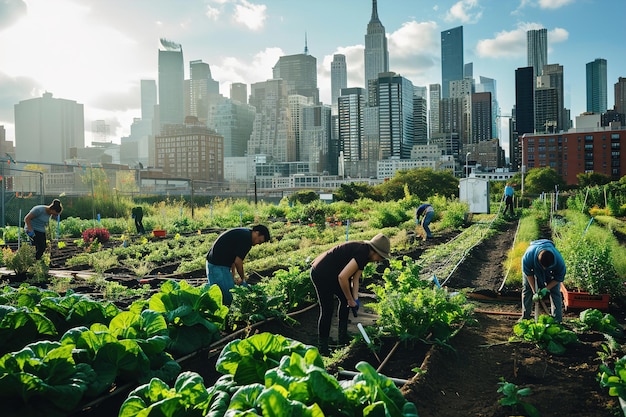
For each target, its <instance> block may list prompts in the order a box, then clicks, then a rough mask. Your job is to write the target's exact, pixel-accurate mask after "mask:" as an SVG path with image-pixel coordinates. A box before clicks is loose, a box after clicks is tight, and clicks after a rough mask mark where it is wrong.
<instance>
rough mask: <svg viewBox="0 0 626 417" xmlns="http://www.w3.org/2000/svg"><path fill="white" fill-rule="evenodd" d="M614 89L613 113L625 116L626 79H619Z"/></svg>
mask: <svg viewBox="0 0 626 417" xmlns="http://www.w3.org/2000/svg"><path fill="white" fill-rule="evenodd" d="M614 89H615V111H616V112H617V113H620V114H626V77H619V78H618V79H617V82H616V83H615V86H614Z"/></svg>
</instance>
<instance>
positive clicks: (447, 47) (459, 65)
mask: <svg viewBox="0 0 626 417" xmlns="http://www.w3.org/2000/svg"><path fill="white" fill-rule="evenodd" d="M463 74H464V63H463V26H458V27H455V28H452V29H448V30H444V31H443V32H441V87H442V94H441V97H442V98H448V97H450V81H456V80H462V79H463Z"/></svg>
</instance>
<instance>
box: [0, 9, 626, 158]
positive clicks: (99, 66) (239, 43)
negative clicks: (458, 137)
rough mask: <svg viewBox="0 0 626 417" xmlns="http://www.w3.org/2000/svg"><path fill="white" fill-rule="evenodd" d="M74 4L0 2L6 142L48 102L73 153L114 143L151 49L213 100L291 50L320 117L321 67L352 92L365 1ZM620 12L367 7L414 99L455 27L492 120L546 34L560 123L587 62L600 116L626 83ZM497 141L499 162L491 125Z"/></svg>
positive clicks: (151, 65) (578, 106)
mask: <svg viewBox="0 0 626 417" xmlns="http://www.w3.org/2000/svg"><path fill="white" fill-rule="evenodd" d="M83 3H84V2H79V1H74V0H7V1H5V2H3V3H2V5H0V45H2V46H1V47H0V62H2V65H1V66H0V93H1V94H0V125H4V126H5V129H6V130H7V140H14V139H15V136H14V129H13V124H14V114H13V113H14V110H13V107H14V105H15V104H17V103H19V102H20V101H23V100H28V99H31V98H35V97H41V96H42V94H43V93H44V92H49V93H52V94H53V97H55V98H62V99H67V100H74V101H76V102H78V103H79V104H83V105H84V106H85V130H86V134H85V140H86V142H87V143H90V142H91V140H92V138H93V134H91V132H90V130H91V123H92V122H93V121H95V120H105V122H106V123H107V124H109V125H110V126H111V135H110V137H109V140H111V141H113V142H115V143H119V140H120V138H121V137H122V136H127V135H128V134H129V132H130V125H131V123H132V121H133V118H138V117H141V108H140V100H141V95H140V82H141V80H142V79H152V80H158V63H157V61H158V48H159V40H160V39H161V38H166V39H168V40H171V41H172V42H175V43H177V44H180V45H181V47H182V50H183V57H184V70H185V78H186V79H188V78H189V77H190V74H189V73H188V72H189V62H190V61H193V60H202V61H203V62H205V63H208V64H209V65H210V68H211V73H212V76H213V79H215V80H217V81H219V82H220V92H221V94H222V95H224V96H229V91H230V84H231V83H236V82H242V83H246V84H247V85H248V88H249V91H250V86H251V84H253V83H257V82H263V81H266V80H268V79H271V78H272V68H273V67H274V65H275V64H276V63H277V62H278V59H279V58H280V57H281V56H286V55H293V54H300V53H303V51H304V47H305V37H306V39H307V46H308V50H309V53H310V55H312V56H313V57H315V58H316V59H317V67H318V71H317V72H318V87H319V90H320V99H321V101H322V102H323V103H324V104H327V105H330V104H331V92H330V89H331V82H330V73H331V71H330V67H331V65H330V64H331V62H332V60H333V55H334V54H343V55H345V56H346V67H347V73H348V80H347V87H348V88H352V87H365V85H364V80H363V78H364V66H363V65H364V62H363V48H364V42H365V34H366V30H367V24H368V22H369V21H370V18H371V12H372V1H371V0H345V1H340V2H330V1H326V0H320V1H317V2H298V1H285V0H272V1H265V2H260V1H256V2H250V1H246V0H232V1H231V0H203V1H201V0H188V1H185V2H177V1H173V0H135V1H133V2H123V1H121V0H110V1H104V0H94V1H92V2H90V3H88V4H83ZM620 9H621V10H622V11H626V3H624V2H623V0H608V1H604V0H585V1H580V0H536V1H535V0H520V1H514V2H493V1H489V2H487V1H480V0H462V1H456V2H455V1H443V2H442V1H434V0H433V1H422V2H419V7H416V5H415V2H414V1H411V0H393V1H392V0H378V1H377V11H378V17H379V19H380V21H381V23H382V25H383V26H384V27H385V29H386V34H387V37H388V45H389V70H390V71H393V72H396V73H397V74H399V75H401V76H403V77H406V78H407V79H409V80H410V81H411V82H412V83H413V84H414V85H415V86H428V85H430V84H441V82H442V80H441V48H440V35H441V32H442V31H444V30H448V29H452V28H454V27H458V26H463V32H464V62H465V63H469V62H472V63H473V68H474V71H473V73H474V78H475V79H478V77H480V76H484V77H489V78H492V79H495V80H496V82H497V97H498V102H499V104H500V111H501V114H502V115H503V116H505V115H509V114H510V112H511V108H512V106H513V104H514V103H515V70H516V69H517V68H521V67H525V66H526V65H527V55H526V31H527V30H530V29H541V28H546V29H547V32H548V63H549V64H560V65H562V66H563V67H564V89H565V97H564V105H565V107H566V108H569V109H570V110H571V118H572V119H575V117H576V116H577V115H579V114H580V113H582V112H584V111H586V88H585V85H586V84H585V79H586V78H585V77H586V64H587V63H588V62H591V61H594V60H595V59H597V58H602V59H606V60H607V84H608V85H607V91H608V107H609V108H612V106H613V104H614V97H613V85H614V84H615V83H616V82H617V80H618V77H620V76H622V77H624V76H626V56H625V54H623V51H624V48H623V47H619V46H617V47H616V46H615V45H616V44H617V45H619V42H620V39H624V38H625V36H624V35H626V29H624V28H623V26H621V25H619V24H618V23H616V24H615V25H611V21H610V20H609V19H610V17H611V16H612V15H613V14H615V13H616V11H619V10H620ZM609 11H610V13H609ZM621 14H622V13H617V15H621ZM50 16H54V18H53V19H51V18H50ZM574 51H575V52H576V53H573V52H574ZM500 133H501V138H500V139H501V145H502V146H503V147H504V148H505V149H507V153H508V134H507V129H506V126H505V125H504V124H503V126H502V129H501V132H500Z"/></svg>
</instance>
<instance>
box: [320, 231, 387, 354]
mask: <svg viewBox="0 0 626 417" xmlns="http://www.w3.org/2000/svg"><path fill="white" fill-rule="evenodd" d="M390 250H391V243H390V241H389V238H388V237H387V236H385V235H384V234H382V233H379V234H377V235H376V236H374V237H373V238H372V239H371V240H365V241H352V242H344V243H341V244H339V245H337V246H335V247H333V248H331V249H329V250H328V251H326V252H324V253H322V254H321V255H319V256H318V257H317V258H315V260H314V261H313V264H312V265H311V272H310V274H311V281H312V282H313V286H314V287H315V292H316V293H317V302H318V304H319V306H320V315H319V320H318V323H317V332H318V342H319V346H318V347H319V350H320V353H321V354H323V355H328V354H329V353H330V350H329V340H330V326H331V322H332V318H333V310H334V304H335V297H337V298H338V299H339V309H338V311H337V315H338V318H339V331H338V336H339V343H340V344H344V345H345V344H347V343H348V342H349V339H348V315H349V313H350V309H352V312H353V314H354V315H355V316H356V314H357V311H358V309H359V306H360V303H359V298H358V297H359V280H360V278H361V274H362V273H363V269H364V268H365V266H366V265H367V264H368V263H369V262H380V261H382V260H383V259H389V252H390Z"/></svg>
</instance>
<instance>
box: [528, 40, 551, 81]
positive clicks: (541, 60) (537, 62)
mask: <svg viewBox="0 0 626 417" xmlns="http://www.w3.org/2000/svg"><path fill="white" fill-rule="evenodd" d="M526 55H527V60H528V62H527V66H529V67H533V70H534V74H535V77H536V76H538V75H541V73H542V72H543V67H544V65H546V64H547V63H548V30H547V29H537V30H529V31H527V32H526Z"/></svg>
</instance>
